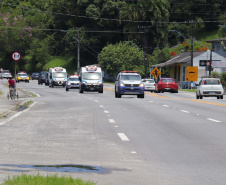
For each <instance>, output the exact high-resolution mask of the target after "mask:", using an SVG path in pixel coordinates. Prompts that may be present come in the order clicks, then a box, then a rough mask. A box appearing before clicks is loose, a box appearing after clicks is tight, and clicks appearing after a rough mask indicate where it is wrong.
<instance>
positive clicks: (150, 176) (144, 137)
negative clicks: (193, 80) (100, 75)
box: [0, 81, 226, 185]
mask: <svg viewBox="0 0 226 185" xmlns="http://www.w3.org/2000/svg"><path fill="white" fill-rule="evenodd" d="M17 87H19V88H21V89H24V90H26V91H29V92H34V93H35V94H36V95H37V97H36V98H31V100H32V101H34V104H32V107H31V108H29V109H26V110H25V111H20V113H19V114H16V116H14V117H13V118H7V119H5V118H2V119H0V125H1V126H0V156H1V158H0V182H3V180H4V179H5V178H7V177H8V175H9V176H13V175H18V174H21V173H22V172H23V173H26V174H36V173H37V172H39V173H40V174H56V173H57V174H59V175H71V176H72V177H74V178H78V177H79V178H82V179H84V180H91V181H94V182H97V184H98V185H118V184H120V185H121V184H123V185H137V184H139V185H152V184H154V185H157V184H160V185H168V184H170V185H171V184H172V185H181V184H183V185H196V184H197V185H200V184H205V185H214V184H222V185H223V184H225V182H226V175H225V174H226V134H225V133H226V126H225V125H226V121H225V112H226V111H225V110H226V100H225V99H223V100H219V99H217V98H204V99H202V100H196V99H195V93H188V92H181V91H180V92H179V93H178V94H173V93H158V94H155V93H148V92H147V93H146V94H145V98H144V99H140V98H136V96H122V98H121V99H119V98H117V99H116V98H115V97H114V86H113V85H109V84H107V85H105V86H104V93H103V94H98V93H95V92H85V93H83V94H80V93H79V91H78V90H77V89H73V90H70V91H69V92H66V91H65V89H64V88H62V87H54V88H49V87H47V86H44V85H38V84H37V81H30V83H19V84H18V85H17ZM225 98H226V97H225ZM10 116H11V117H12V115H10ZM69 164H71V165H80V167H87V166H90V167H94V168H95V169H96V170H93V171H92V172H87V171H84V172H83V171H82V170H81V169H80V171H75V172H74V171H70V170H68V171H69V172H49V171H48V170H49V169H47V168H44V169H42V168H37V167H34V166H32V165H42V166H43V165H47V166H52V165H69Z"/></svg>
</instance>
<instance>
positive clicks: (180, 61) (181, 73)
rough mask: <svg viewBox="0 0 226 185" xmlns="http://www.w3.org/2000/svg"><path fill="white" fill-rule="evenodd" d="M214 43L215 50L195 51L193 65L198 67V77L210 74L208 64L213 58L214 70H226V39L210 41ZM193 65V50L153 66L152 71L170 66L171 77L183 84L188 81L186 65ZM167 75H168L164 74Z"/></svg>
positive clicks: (220, 71)
mask: <svg viewBox="0 0 226 185" xmlns="http://www.w3.org/2000/svg"><path fill="white" fill-rule="evenodd" d="M208 42H211V43H212V47H213V50H212V51H211V50H207V51H194V52H193V66H197V67H198V79H197V81H196V82H197V83H198V82H199V81H200V79H201V77H202V76H208V75H209V68H208V65H209V64H210V61H211V60H212V70H213V71H216V72H219V73H222V72H226V39H216V40H211V41H208ZM187 66H191V52H181V53H180V54H178V55H176V56H174V57H173V58H172V59H170V60H168V61H166V62H163V63H160V64H156V65H153V66H151V68H150V71H152V70H153V69H154V68H155V67H157V68H158V69H159V70H160V71H161V70H162V68H168V76H167V77H169V78H174V79H175V80H177V81H178V83H181V84H183V83H184V82H185V81H186V67H187ZM159 77H160V78H161V77H162V76H161V75H160V76H159ZM164 77H166V76H164Z"/></svg>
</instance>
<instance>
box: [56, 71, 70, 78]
mask: <svg viewBox="0 0 226 185" xmlns="http://www.w3.org/2000/svg"><path fill="white" fill-rule="evenodd" d="M66 77H67V74H66V73H65V72H55V73H53V78H66Z"/></svg>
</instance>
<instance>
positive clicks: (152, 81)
mask: <svg viewBox="0 0 226 185" xmlns="http://www.w3.org/2000/svg"><path fill="white" fill-rule="evenodd" d="M143 82H145V83H154V82H155V81H154V80H143Z"/></svg>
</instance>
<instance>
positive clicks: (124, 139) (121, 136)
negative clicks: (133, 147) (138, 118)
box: [118, 133, 129, 141]
mask: <svg viewBox="0 0 226 185" xmlns="http://www.w3.org/2000/svg"><path fill="white" fill-rule="evenodd" d="M118 136H119V137H120V139H121V140H122V141H129V138H128V137H127V136H126V135H125V134H124V133H118Z"/></svg>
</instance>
